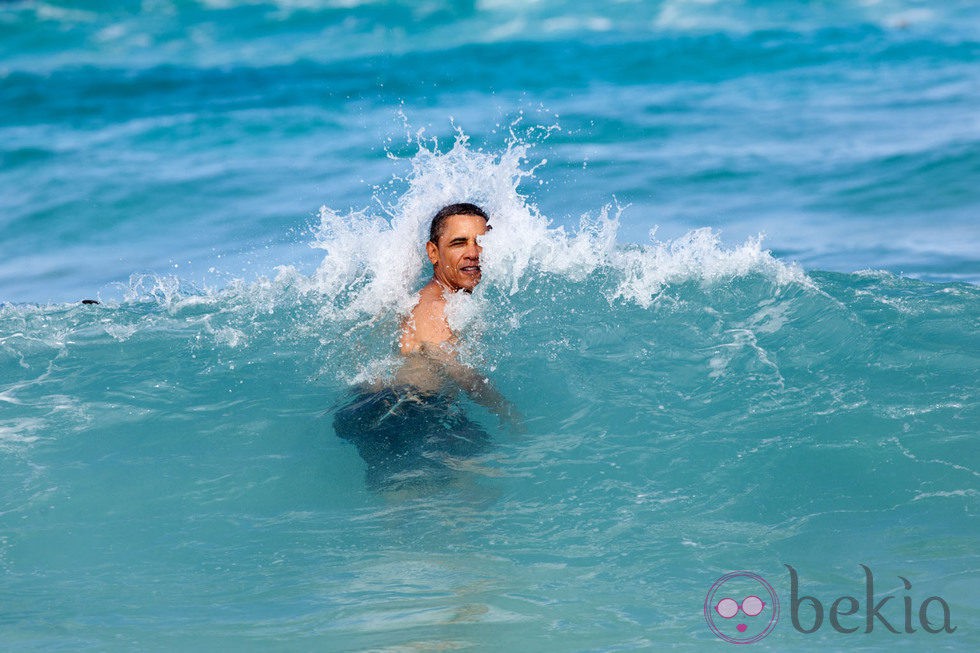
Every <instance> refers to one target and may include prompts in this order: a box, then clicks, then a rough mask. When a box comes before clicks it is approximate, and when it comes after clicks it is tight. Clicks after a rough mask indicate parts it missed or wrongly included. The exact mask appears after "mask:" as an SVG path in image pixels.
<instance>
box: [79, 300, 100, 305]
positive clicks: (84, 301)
mask: <svg viewBox="0 0 980 653" xmlns="http://www.w3.org/2000/svg"><path fill="white" fill-rule="evenodd" d="M82 303H83V304H101V303H102V302H100V301H99V300H97V299H83V300H82Z"/></svg>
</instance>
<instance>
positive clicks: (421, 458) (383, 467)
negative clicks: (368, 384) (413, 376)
mask: <svg viewBox="0 0 980 653" xmlns="http://www.w3.org/2000/svg"><path fill="white" fill-rule="evenodd" d="M333 428H334V431H336V433H337V435H338V436H340V437H341V438H343V439H344V440H348V441H350V442H353V443H354V446H356V447H357V452H358V453H359V454H360V455H361V458H363V459H364V462H365V463H367V472H366V475H365V480H366V482H367V484H368V486H369V487H371V488H373V489H376V490H377V489H385V490H391V489H400V488H404V487H407V486H418V485H431V484H433V483H444V482H446V481H448V480H450V479H451V478H452V476H453V470H452V468H451V467H450V466H449V465H447V463H448V462H449V461H450V459H457V460H458V459H460V458H467V457H470V456H474V455H477V454H480V453H482V452H484V451H486V450H487V449H488V448H489V446H490V435H489V434H488V433H487V432H486V431H485V430H484V429H483V427H481V426H480V425H479V424H477V423H475V422H473V421H471V420H470V419H469V418H468V417H467V416H466V414H465V413H464V412H463V410H462V408H461V407H460V406H458V405H456V404H455V403H454V402H453V401H452V400H451V399H450V398H448V397H444V396H441V395H418V394H416V393H415V392H414V391H413V390H412V389H403V388H397V389H396V388H385V389H383V390H379V391H376V392H361V393H359V394H358V395H357V396H355V397H354V398H353V399H352V400H351V401H350V402H349V403H348V404H347V405H345V406H343V407H342V408H340V409H339V410H337V412H336V413H335V414H334V420H333Z"/></svg>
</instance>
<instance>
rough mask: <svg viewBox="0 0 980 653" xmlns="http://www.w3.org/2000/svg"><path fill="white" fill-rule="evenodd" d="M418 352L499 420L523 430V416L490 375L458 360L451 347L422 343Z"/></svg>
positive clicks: (515, 428)
mask: <svg viewBox="0 0 980 653" xmlns="http://www.w3.org/2000/svg"><path fill="white" fill-rule="evenodd" d="M420 353H421V354H422V355H424V356H427V357H428V358H430V359H431V360H433V361H435V362H436V363H437V364H438V365H439V368H440V370H441V371H442V372H443V373H444V374H445V375H446V376H447V377H449V378H450V379H452V381H453V382H454V383H456V385H458V386H459V387H460V388H462V389H463V390H464V391H465V392H466V394H468V395H469V396H470V398H471V399H473V401H475V402H476V403H478V404H480V405H481V406H484V407H485V408H487V409H489V410H490V411H492V412H493V413H494V414H496V415H497V417H499V418H500V421H501V422H505V423H507V424H508V425H509V426H510V427H511V428H513V429H514V430H518V431H522V430H523V424H522V422H523V416H522V415H521V414H520V412H519V411H518V410H517V408H516V407H515V406H514V404H512V403H511V402H510V401H508V400H507V398H506V397H504V396H503V395H502V394H500V392H499V391H498V390H497V389H496V388H495V387H493V384H492V383H490V379H488V378H487V377H485V376H483V375H482V374H480V373H479V372H477V371H476V370H475V369H473V368H472V367H470V366H469V365H466V364H465V363H463V362H462V361H460V360H459V357H458V356H457V354H456V352H455V351H454V350H453V349H452V348H450V347H447V346H445V345H443V346H439V345H432V344H428V343H426V344H425V345H423V346H422V347H421V349H420Z"/></svg>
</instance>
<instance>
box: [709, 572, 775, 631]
mask: <svg viewBox="0 0 980 653" xmlns="http://www.w3.org/2000/svg"><path fill="white" fill-rule="evenodd" d="M704 618H705V620H706V621H707V622H708V627H709V628H711V632H713V633H714V634H715V635H717V636H718V637H720V638H721V639H723V640H725V641H726V642H731V643H732V644H752V643H754V642H758V641H759V640H760V639H762V638H763V637H765V636H766V635H768V634H769V633H771V632H772V631H773V628H775V627H776V620H778V619H779V597H777V596H776V590H774V589H773V588H772V585H770V584H769V583H767V582H766V579H765V578H763V577H762V576H759V575H758V574H753V573H752V572H750V571H733V572H731V573H728V574H725V575H724V576H722V577H721V578H719V579H718V580H716V581H715V584H714V585H712V586H711V589H710V590H708V595H707V596H706V597H704Z"/></svg>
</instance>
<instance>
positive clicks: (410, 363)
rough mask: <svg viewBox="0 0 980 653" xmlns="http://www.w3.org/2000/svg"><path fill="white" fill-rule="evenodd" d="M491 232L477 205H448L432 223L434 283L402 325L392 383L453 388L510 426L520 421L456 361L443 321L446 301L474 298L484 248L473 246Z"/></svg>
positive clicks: (428, 389)
mask: <svg viewBox="0 0 980 653" xmlns="http://www.w3.org/2000/svg"><path fill="white" fill-rule="evenodd" d="M490 229H491V227H490V218H489V216H488V215H487V214H486V212H485V211H483V209H481V208H480V207H478V206H476V205H475V204H468V203H461V204H450V205H448V206H444V207H443V208H441V209H440V210H439V211H438V212H437V213H436V214H435V216H434V217H433V218H432V222H431V223H430V225H429V240H428V242H426V243H425V252H426V255H427V256H428V257H429V262H431V263H432V278H431V279H430V280H429V282H428V283H427V284H425V286H423V287H422V289H421V290H420V291H419V301H418V303H417V304H416V305H415V308H413V309H412V312H411V313H410V314H409V316H408V317H407V318H406V319H405V321H404V323H403V324H402V333H401V339H400V340H399V349H400V351H401V354H402V356H404V358H405V361H404V363H403V365H402V366H401V368H400V369H399V370H398V372H397V374H396V376H395V383H396V385H401V386H409V387H413V388H416V389H418V391H419V392H422V393H425V394H437V393H446V392H449V393H452V392H453V390H455V388H453V387H452V386H454V385H455V386H456V387H457V388H460V389H462V390H464V391H466V393H467V394H469V396H470V397H471V398H472V399H473V400H474V401H476V402H477V403H479V404H482V405H483V406H486V407H487V408H489V409H490V410H492V411H493V412H494V413H496V414H497V415H498V416H499V417H500V419H501V420H502V421H506V422H508V423H510V424H511V425H512V426H514V425H516V424H515V423H516V421H517V419H518V416H517V411H516V410H515V409H514V407H513V406H512V405H511V404H510V402H508V401H507V400H506V399H505V398H504V397H503V395H501V394H500V393H499V392H497V391H496V389H494V387H493V386H492V385H491V384H490V381H489V380H488V379H486V378H484V377H483V376H481V375H479V374H478V373H477V372H476V370H474V369H473V368H471V367H469V366H467V365H464V364H463V363H462V362H460V361H459V358H458V356H457V353H456V344H457V338H456V335H455V334H454V333H453V332H452V330H451V329H450V328H449V322H448V320H447V319H446V306H447V295H448V294H450V293H456V292H460V291H463V292H467V293H470V292H473V289H474V288H476V285H477V284H478V283H480V279H481V277H482V271H481V269H480V253H481V252H482V251H483V248H482V247H481V246H480V244H479V242H477V241H478V238H479V237H480V236H482V235H484V234H485V233H487V232H488V231H489V230H490Z"/></svg>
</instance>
